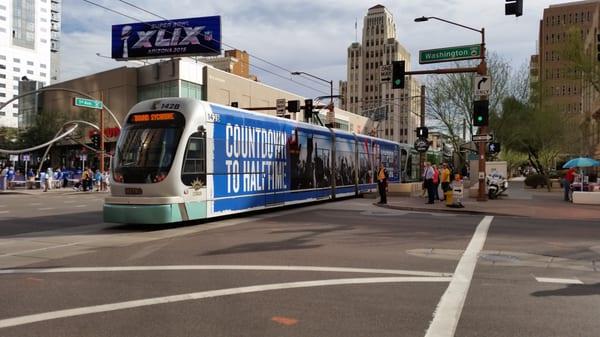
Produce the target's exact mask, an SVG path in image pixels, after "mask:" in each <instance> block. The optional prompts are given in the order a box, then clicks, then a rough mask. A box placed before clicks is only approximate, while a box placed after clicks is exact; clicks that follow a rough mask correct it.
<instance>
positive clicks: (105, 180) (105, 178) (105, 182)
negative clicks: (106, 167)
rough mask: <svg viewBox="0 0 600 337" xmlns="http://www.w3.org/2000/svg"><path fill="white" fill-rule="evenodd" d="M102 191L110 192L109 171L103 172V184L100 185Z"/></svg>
mask: <svg viewBox="0 0 600 337" xmlns="http://www.w3.org/2000/svg"><path fill="white" fill-rule="evenodd" d="M100 189H101V190H102V191H108V171H104V172H102V184H101V185H100Z"/></svg>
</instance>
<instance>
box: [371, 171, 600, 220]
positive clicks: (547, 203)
mask: <svg viewBox="0 0 600 337" xmlns="http://www.w3.org/2000/svg"><path fill="white" fill-rule="evenodd" d="M505 194H506V195H503V196H501V197H500V198H499V199H496V200H488V201H484V202H480V201H477V200H476V199H473V198H465V199H463V203H462V204H463V205H464V206H465V207H464V208H451V207H447V206H446V204H445V202H442V201H436V203H435V204H433V205H428V204H426V202H427V198H422V197H390V196H388V204H387V205H383V206H381V207H388V208H394V209H401V210H411V211H434V212H451V213H464V214H489V215H504V216H520V217H533V218H542V219H569V220H597V221H599V224H600V206H596V205H577V204H573V203H570V202H566V201H563V192H562V191H558V190H553V191H552V192H548V190H547V189H545V188H543V189H536V190H533V189H525V188H524V186H523V183H522V182H520V181H511V182H510V187H509V189H508V191H506V192H505Z"/></svg>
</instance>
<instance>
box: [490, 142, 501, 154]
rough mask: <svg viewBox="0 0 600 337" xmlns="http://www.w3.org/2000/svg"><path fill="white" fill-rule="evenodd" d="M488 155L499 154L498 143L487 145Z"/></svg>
mask: <svg viewBox="0 0 600 337" xmlns="http://www.w3.org/2000/svg"><path fill="white" fill-rule="evenodd" d="M488 153H489V154H496V153H500V143H489V144H488Z"/></svg>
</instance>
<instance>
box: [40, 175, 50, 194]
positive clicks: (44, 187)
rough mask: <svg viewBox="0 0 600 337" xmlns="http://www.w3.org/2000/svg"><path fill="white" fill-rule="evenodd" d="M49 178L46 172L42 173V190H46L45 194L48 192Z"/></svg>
mask: <svg viewBox="0 0 600 337" xmlns="http://www.w3.org/2000/svg"><path fill="white" fill-rule="evenodd" d="M47 178H48V177H47V176H46V172H44V170H42V171H41V172H40V188H43V189H44V192H48V179H47Z"/></svg>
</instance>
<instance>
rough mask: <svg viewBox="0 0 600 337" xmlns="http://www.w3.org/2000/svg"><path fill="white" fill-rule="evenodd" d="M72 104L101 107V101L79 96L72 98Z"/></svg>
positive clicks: (84, 106) (93, 107)
mask: <svg viewBox="0 0 600 337" xmlns="http://www.w3.org/2000/svg"><path fill="white" fill-rule="evenodd" d="M73 105H75V106H80V107H83V108H92V109H102V101H97V100H93V99H87V98H81V97H75V98H74V99H73Z"/></svg>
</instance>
